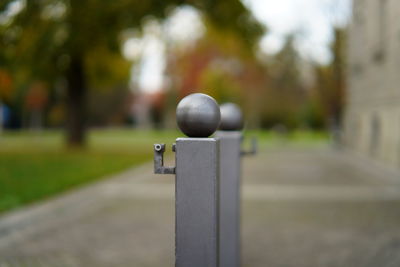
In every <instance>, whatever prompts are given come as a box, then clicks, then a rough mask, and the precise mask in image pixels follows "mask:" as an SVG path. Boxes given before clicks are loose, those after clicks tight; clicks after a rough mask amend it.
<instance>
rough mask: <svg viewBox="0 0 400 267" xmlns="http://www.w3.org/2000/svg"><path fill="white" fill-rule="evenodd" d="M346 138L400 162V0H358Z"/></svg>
mask: <svg viewBox="0 0 400 267" xmlns="http://www.w3.org/2000/svg"><path fill="white" fill-rule="evenodd" d="M348 51H349V54H348V59H349V61H348V75H347V77H348V93H347V105H346V107H347V108H346V113H345V121H344V142H345V144H346V145H347V146H348V147H349V148H351V149H353V150H355V151H357V152H359V153H361V154H364V155H367V156H369V157H372V158H374V159H376V160H379V161H382V162H385V163H388V164H390V165H392V166H396V167H397V168H400V1H399V0H353V17H352V21H351V23H350V26H349V49H348Z"/></svg>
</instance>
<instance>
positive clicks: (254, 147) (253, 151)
mask: <svg viewBox="0 0 400 267" xmlns="http://www.w3.org/2000/svg"><path fill="white" fill-rule="evenodd" d="M257 150H258V144H257V138H256V137H252V138H251V148H250V150H247V151H246V150H242V151H241V152H240V155H242V156H247V155H252V156H253V155H256V154H257Z"/></svg>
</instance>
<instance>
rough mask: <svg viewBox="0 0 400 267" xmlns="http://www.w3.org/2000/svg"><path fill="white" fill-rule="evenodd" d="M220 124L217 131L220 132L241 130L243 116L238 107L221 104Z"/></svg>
mask: <svg viewBox="0 0 400 267" xmlns="http://www.w3.org/2000/svg"><path fill="white" fill-rule="evenodd" d="M220 109H221V124H220V125H219V129H220V130H222V131H239V130H241V129H242V128H243V114H242V111H241V110H240V107H239V106H238V105H236V104H233V103H225V104H222V105H221V107H220Z"/></svg>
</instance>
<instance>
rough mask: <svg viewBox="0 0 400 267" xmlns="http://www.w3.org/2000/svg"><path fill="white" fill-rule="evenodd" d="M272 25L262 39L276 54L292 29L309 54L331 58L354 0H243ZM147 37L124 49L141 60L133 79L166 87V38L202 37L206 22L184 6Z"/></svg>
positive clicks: (150, 28)
mask: <svg viewBox="0 0 400 267" xmlns="http://www.w3.org/2000/svg"><path fill="white" fill-rule="evenodd" d="M242 1H243V3H244V4H245V5H246V6H247V7H248V8H249V9H250V10H251V12H252V13H253V15H254V16H255V17H256V18H257V19H258V20H259V21H260V22H261V23H263V24H265V26H266V27H267V29H268V31H267V33H266V34H265V35H264V36H263V38H262V39H261V42H260V44H259V47H260V49H261V50H262V51H263V52H264V53H267V54H273V53H276V52H277V51H279V49H280V48H281V47H282V45H283V42H284V39H285V37H286V36H287V35H289V34H291V33H294V34H295V36H296V39H295V40H296V43H295V45H296V48H297V50H298V51H299V53H300V54H301V55H302V57H303V58H305V59H308V60H312V61H314V62H318V63H322V64H323V63H328V62H329V61H330V59H331V55H330V53H329V44H330V42H331V41H332V37H333V35H332V26H333V25H339V26H341V25H345V24H346V23H347V21H348V19H349V17H350V13H351V0H242ZM144 32H145V35H144V37H143V38H141V39H139V38H133V39H130V40H128V41H127V42H126V44H125V46H124V51H123V52H124V55H125V56H126V57H127V58H129V59H132V60H139V61H140V64H139V67H135V68H134V69H133V73H132V80H135V81H138V87H139V88H140V89H141V90H143V91H145V92H150V93H151V92H155V91H158V90H160V89H162V87H163V83H164V82H165V81H164V77H163V73H164V69H165V66H166V62H165V61H166V60H165V51H166V42H165V40H167V43H173V44H174V45H180V44H188V43H190V42H194V41H195V40H196V39H197V38H199V37H201V35H202V33H203V32H204V27H203V25H202V23H201V19H200V16H199V14H198V13H197V11H196V10H194V9H193V8H190V7H184V8H179V9H178V10H176V11H175V12H174V14H173V15H172V16H171V17H170V18H169V19H168V20H167V21H166V22H165V23H164V24H163V25H157V24H154V23H150V24H149V25H147V26H146V29H145V31H144Z"/></svg>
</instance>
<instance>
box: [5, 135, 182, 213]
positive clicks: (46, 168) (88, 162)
mask: <svg viewBox="0 0 400 267" xmlns="http://www.w3.org/2000/svg"><path fill="white" fill-rule="evenodd" d="M176 136H177V132H175V131H165V132H155V131H133V130H104V131H92V132H91V133H90V135H89V145H88V147H87V148H86V149H85V150H83V151H77V150H67V149H65V147H64V145H63V136H62V133H61V132H47V131H46V132H42V133H29V132H18V133H3V134H2V135H0V212H1V211H5V210H9V209H12V208H15V207H18V206H20V205H22V204H25V203H30V202H33V201H35V200H39V199H43V198H45V197H48V196H52V195H54V194H56V193H59V192H63V191H66V190H68V189H71V188H73V187H76V186H78V185H81V184H84V183H88V182H90V181H93V180H96V179H99V178H102V177H104V176H106V175H108V174H112V173H116V172H118V171H121V170H123V169H126V168H129V167H132V166H135V165H138V164H140V163H143V162H146V161H149V160H151V159H152V157H153V147H152V144H153V143H156V142H165V143H169V144H171V143H172V142H173V140H174V139H175V137H176Z"/></svg>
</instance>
